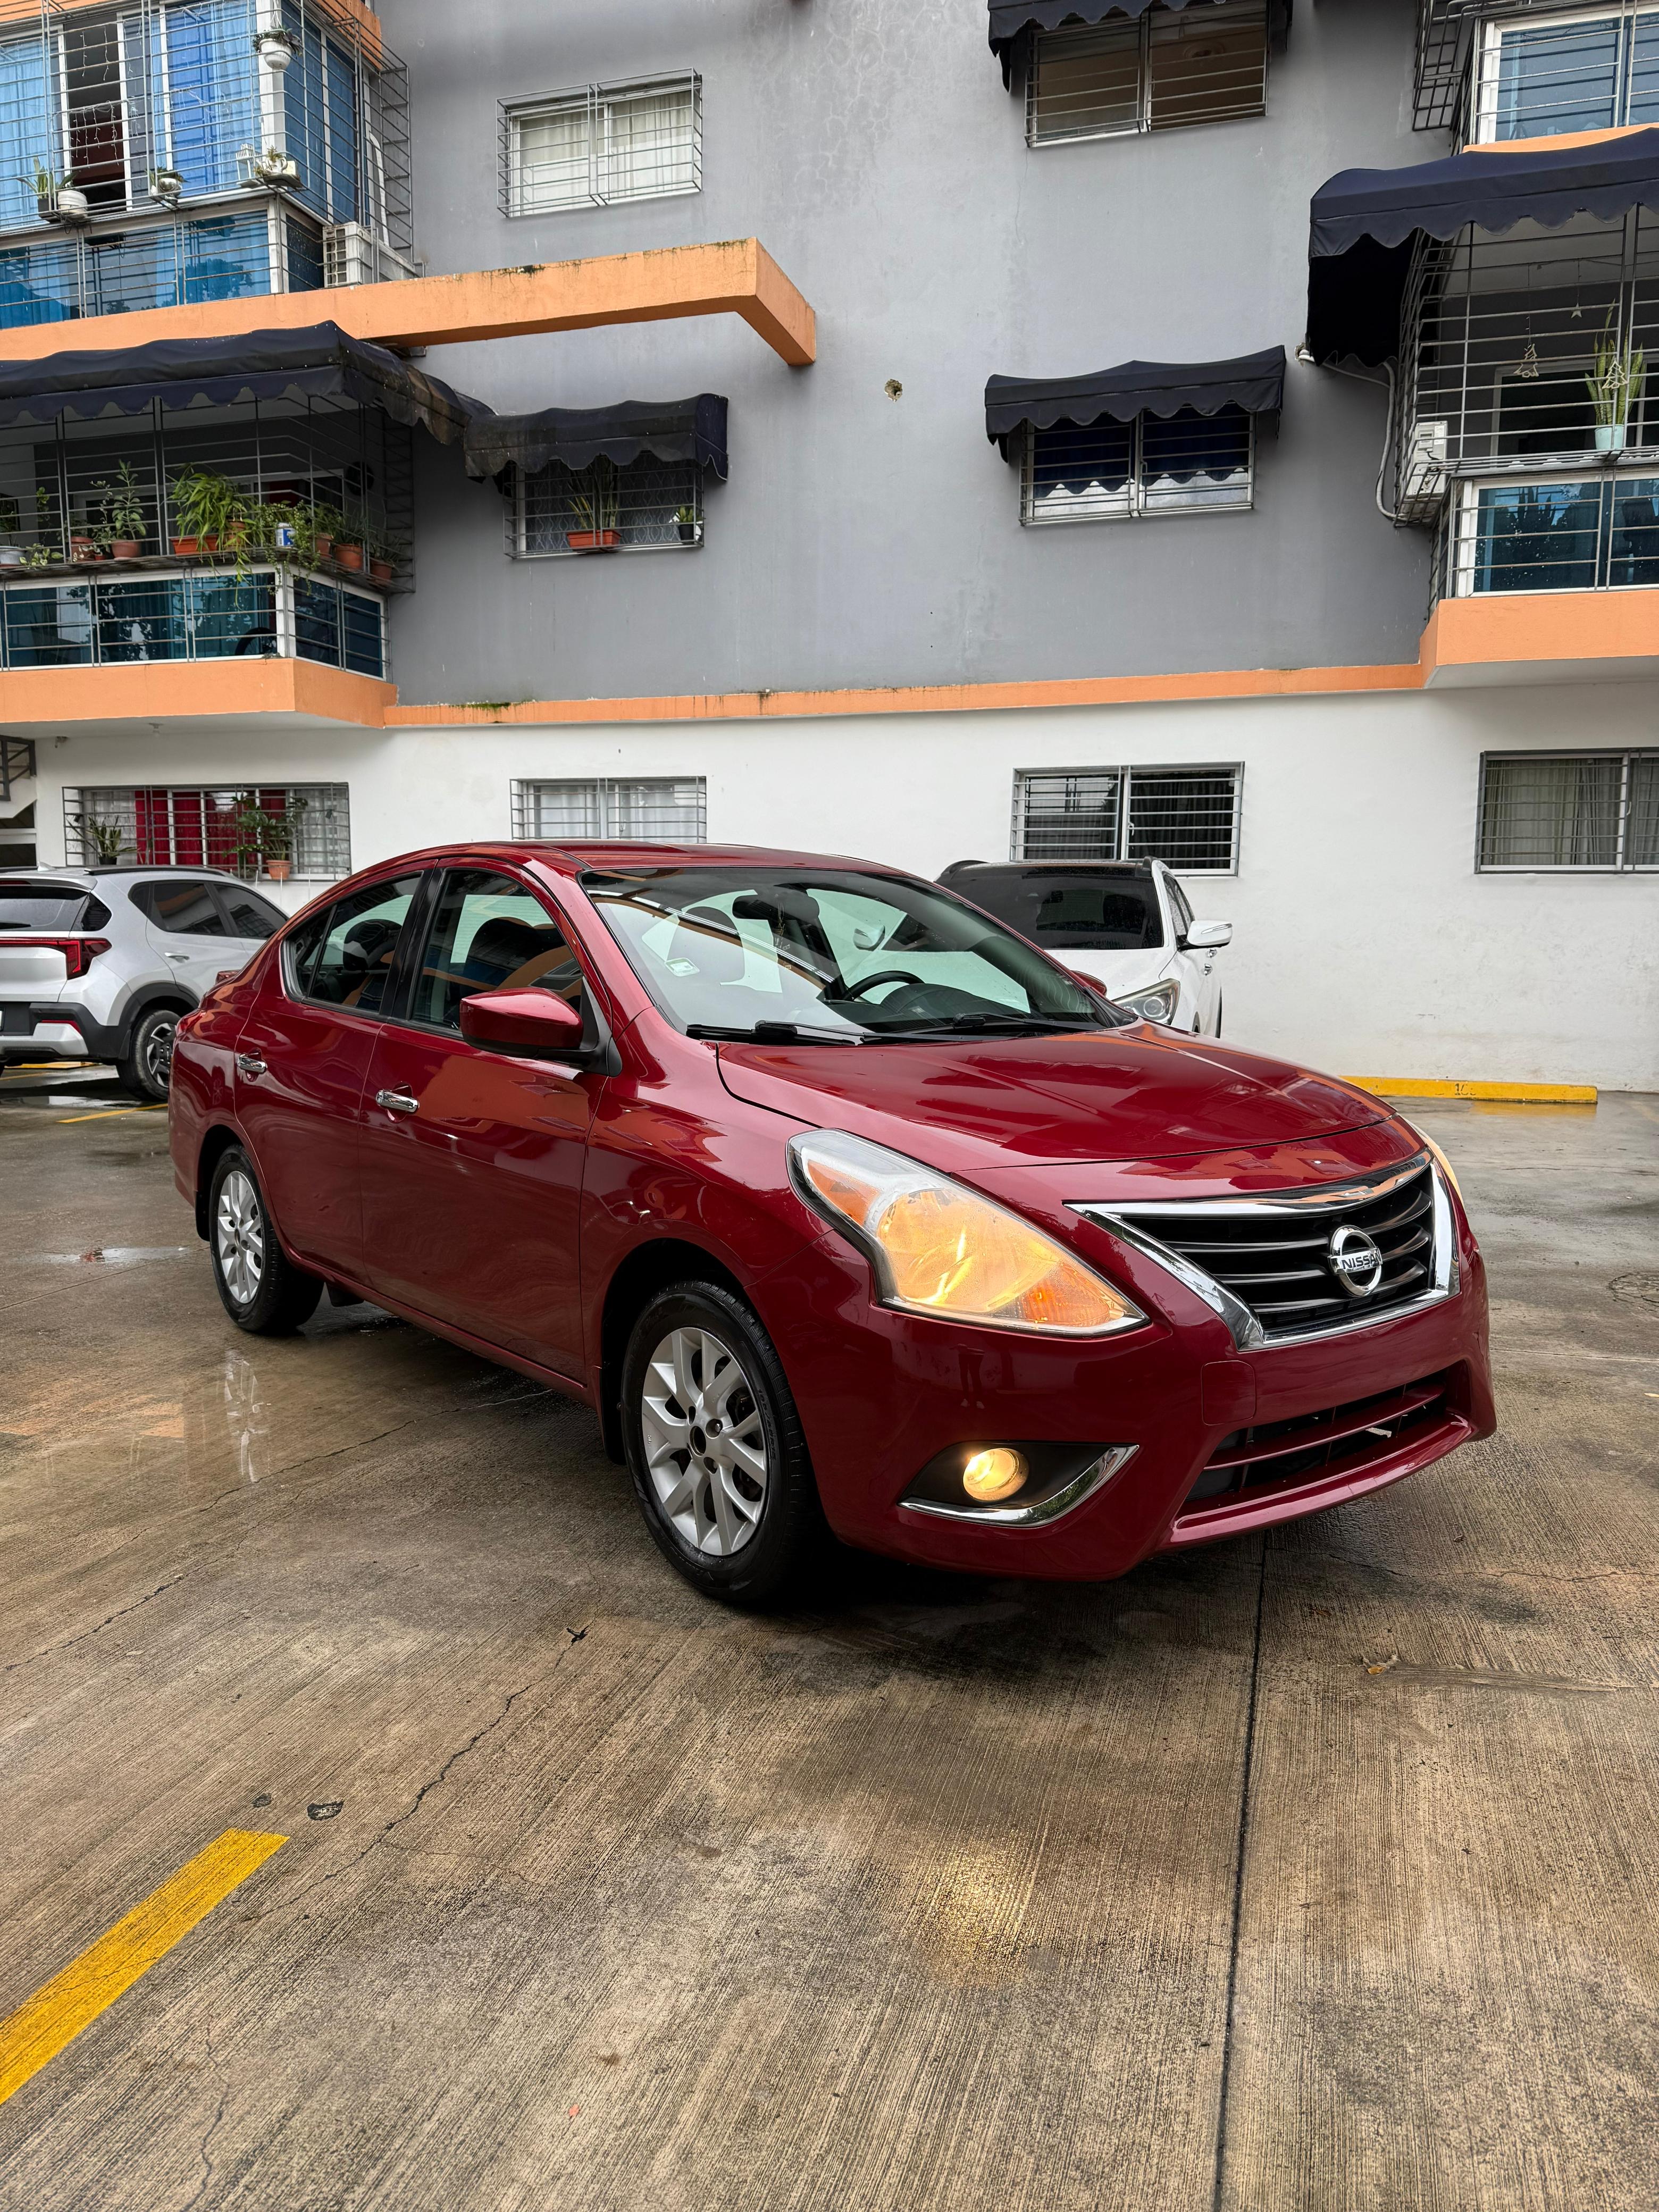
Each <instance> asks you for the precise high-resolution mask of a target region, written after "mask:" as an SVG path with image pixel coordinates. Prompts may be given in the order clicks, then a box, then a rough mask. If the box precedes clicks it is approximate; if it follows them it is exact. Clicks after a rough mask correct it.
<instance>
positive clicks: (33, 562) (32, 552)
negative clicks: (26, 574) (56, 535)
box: [20, 545, 58, 568]
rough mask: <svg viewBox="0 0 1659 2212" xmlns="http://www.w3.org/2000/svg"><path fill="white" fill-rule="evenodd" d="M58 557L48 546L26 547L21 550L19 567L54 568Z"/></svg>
mask: <svg viewBox="0 0 1659 2212" xmlns="http://www.w3.org/2000/svg"><path fill="white" fill-rule="evenodd" d="M57 565H58V554H57V551H56V550H54V548H53V547H52V546H50V545H28V546H26V547H25V548H24V549H23V558H22V561H21V563H20V566H21V567H22V568H56V567H57Z"/></svg>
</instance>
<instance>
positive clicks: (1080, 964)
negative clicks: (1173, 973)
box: [1049, 945, 1170, 998]
mask: <svg viewBox="0 0 1659 2212" xmlns="http://www.w3.org/2000/svg"><path fill="white" fill-rule="evenodd" d="M1049 957H1050V958H1052V959H1054V960H1057V961H1058V962H1059V963H1060V966H1061V967H1062V968H1069V969H1071V970H1072V973H1073V975H1092V976H1093V978H1094V979H1095V981H1096V982H1097V983H1099V984H1102V985H1103V987H1104V988H1105V992H1106V995H1107V997H1108V998H1113V997H1115V996H1121V995H1122V994H1125V993H1127V992H1129V991H1150V990H1151V988H1152V985H1153V984H1154V983H1160V982H1162V981H1163V980H1164V970H1165V969H1166V968H1168V966H1169V964H1170V956H1169V954H1168V953H1167V952H1166V951H1164V948H1163V947H1162V946H1161V945H1159V946H1158V947H1157V948H1156V949H1155V950H1153V951H1150V952H1148V951H1146V950H1145V949H1144V948H1141V947H1137V948H1136V949H1135V950H1134V951H1129V952H1091V951H1087V950H1086V949H1079V951H1075V952H1072V951H1066V952H1055V953H1052V954H1050V956H1049Z"/></svg>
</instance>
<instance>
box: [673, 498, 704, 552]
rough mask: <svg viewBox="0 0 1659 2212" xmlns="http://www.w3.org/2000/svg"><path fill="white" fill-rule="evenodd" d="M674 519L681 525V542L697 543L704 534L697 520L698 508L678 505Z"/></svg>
mask: <svg viewBox="0 0 1659 2212" xmlns="http://www.w3.org/2000/svg"><path fill="white" fill-rule="evenodd" d="M674 520H675V521H676V522H677V523H678V525H679V532H680V544H682V545H695V544H696V542H697V540H698V538H701V537H702V528H701V526H700V525H699V524H698V521H697V516H696V509H695V508H694V507H678V508H677V509H676V511H675V514H674Z"/></svg>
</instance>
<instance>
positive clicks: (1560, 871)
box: [1474, 745, 1659, 876]
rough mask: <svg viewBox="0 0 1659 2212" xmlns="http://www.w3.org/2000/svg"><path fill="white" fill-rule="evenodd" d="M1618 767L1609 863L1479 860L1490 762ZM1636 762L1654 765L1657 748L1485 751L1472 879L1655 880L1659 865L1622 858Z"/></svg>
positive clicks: (1484, 827) (1651, 861)
mask: <svg viewBox="0 0 1659 2212" xmlns="http://www.w3.org/2000/svg"><path fill="white" fill-rule="evenodd" d="M1596 760H1616V761H1618V762H1619V763H1620V777H1619V819H1618V826H1617V829H1616V832H1615V836H1616V839H1617V842H1616V846H1615V857H1614V858H1613V860H1483V859H1482V857H1481V855H1482V854H1483V853H1484V851H1485V849H1486V807H1487V803H1488V793H1489V792H1490V789H1491V778H1490V770H1491V768H1492V763H1494V762H1508V761H1525V762H1534V761H1572V762H1578V761H1596ZM1638 760H1654V761H1659V747H1654V746H1651V745H1634V746H1632V747H1631V748H1630V749H1629V750H1620V749H1618V748H1617V747H1613V746H1582V747H1581V746H1568V747H1565V748H1564V749H1562V750H1555V749H1553V748H1547V747H1544V746H1539V747H1538V748H1537V749H1536V750H1531V749H1528V750H1524V751H1520V752H1491V753H1482V754H1481V756H1480V795H1479V798H1478V799H1477V802H1476V805H1475V814H1474V872H1475V873H1476V875H1478V876H1651V875H1659V860H1629V859H1627V858H1626V850H1627V845H1628V840H1629V836H1630V817H1631V787H1632V781H1633V770H1634V766H1635V763H1637V762H1638Z"/></svg>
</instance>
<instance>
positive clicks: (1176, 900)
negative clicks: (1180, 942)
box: [1165, 876, 1193, 937]
mask: <svg viewBox="0 0 1659 2212" xmlns="http://www.w3.org/2000/svg"><path fill="white" fill-rule="evenodd" d="M1165 880H1166V881H1167V882H1168V884H1169V886H1170V912H1171V914H1173V915H1174V916H1175V926H1176V935H1177V936H1178V937H1184V936H1185V935H1186V934H1187V932H1188V930H1189V929H1190V928H1191V927H1192V926H1193V910H1192V908H1191V907H1189V906H1188V903H1187V896H1186V893H1185V892H1184V891H1183V890H1182V888H1181V886H1180V884H1178V883H1176V879H1175V878H1174V877H1173V876H1170V877H1168V878H1166V879H1165Z"/></svg>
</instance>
